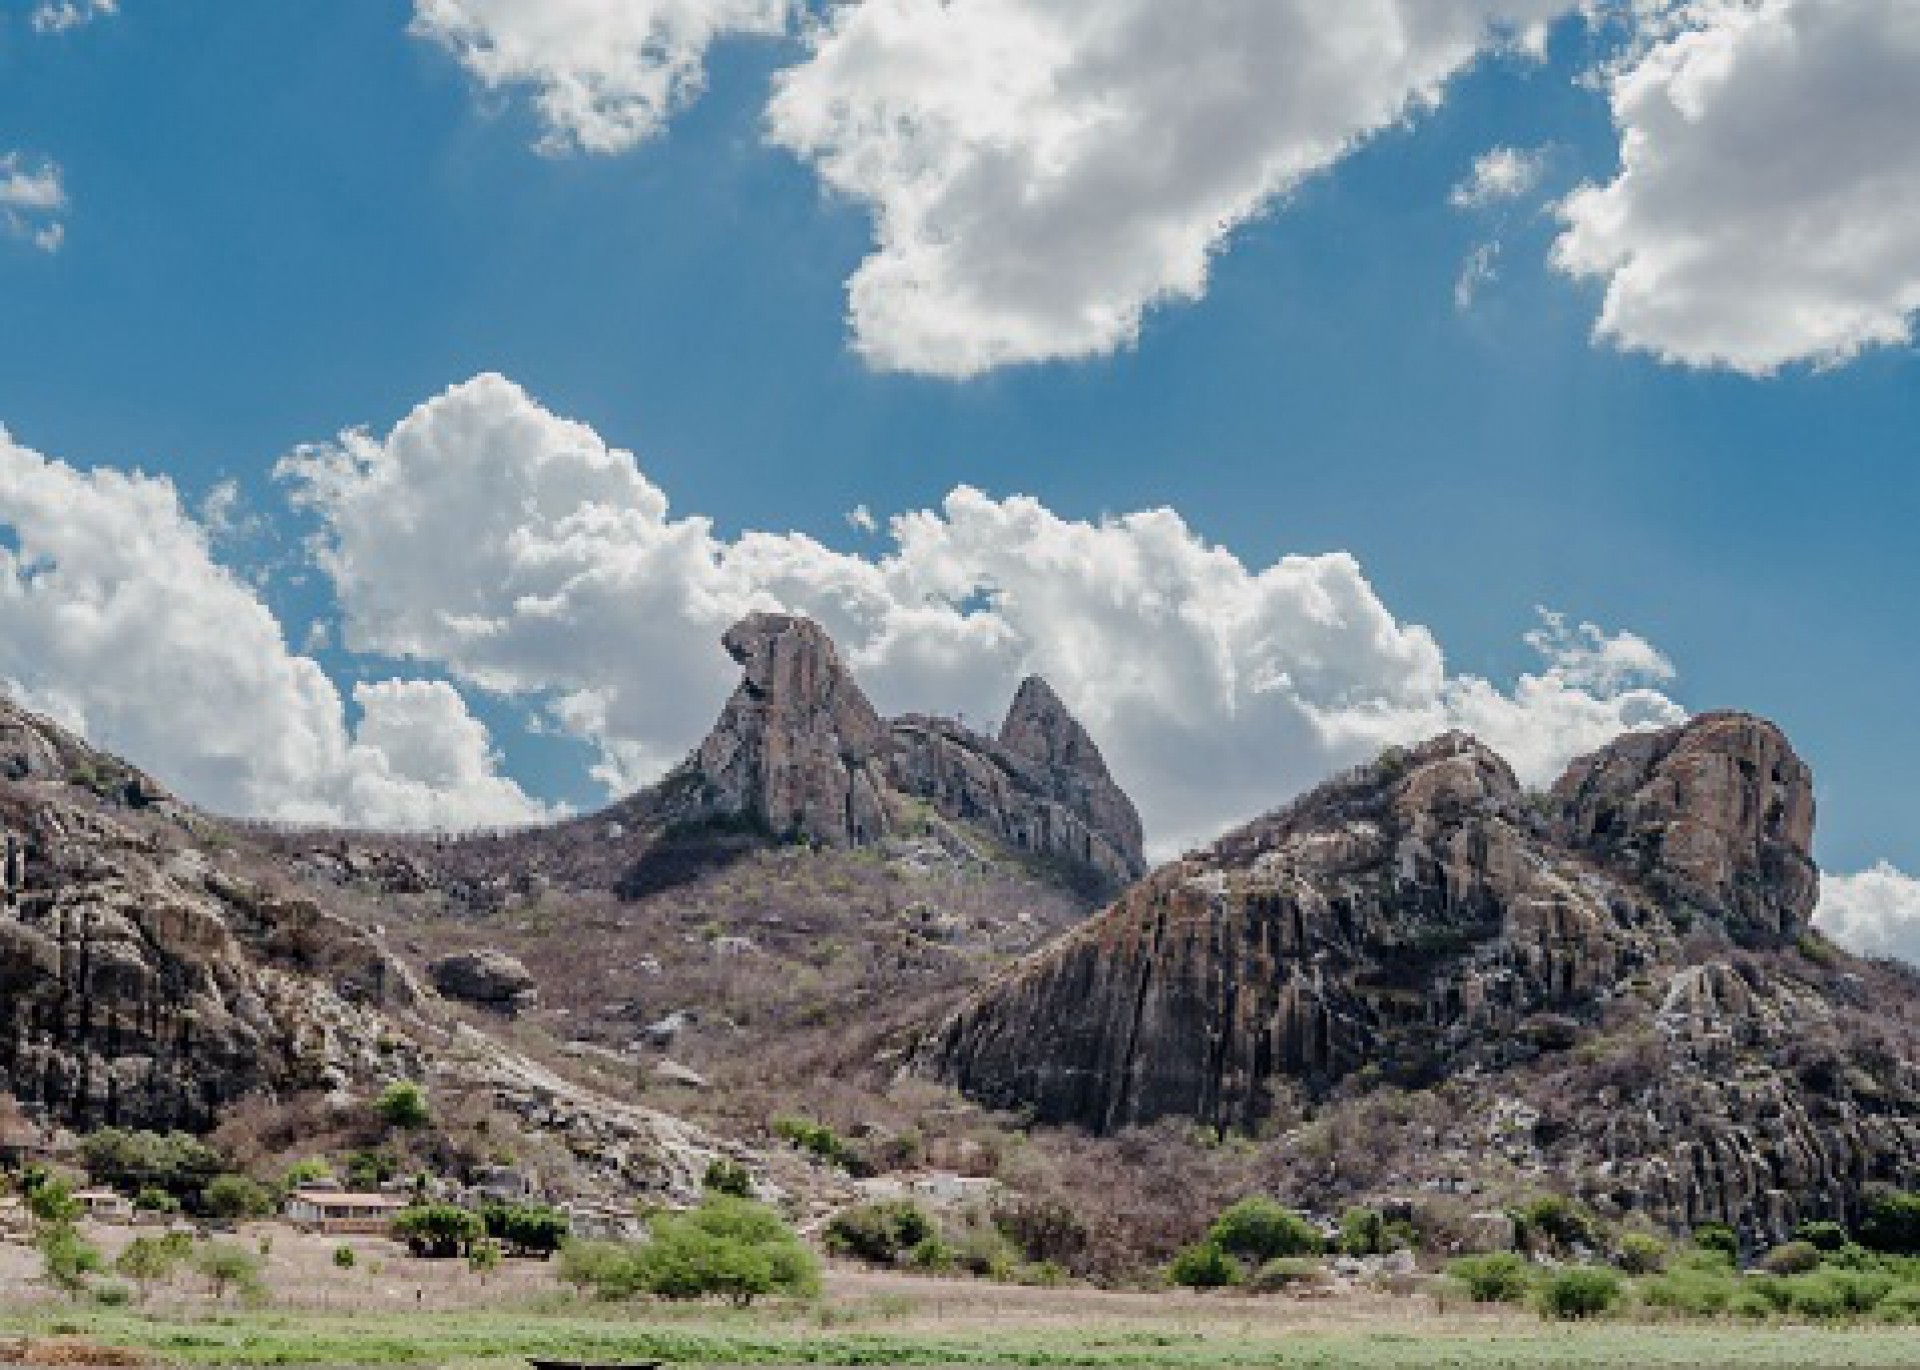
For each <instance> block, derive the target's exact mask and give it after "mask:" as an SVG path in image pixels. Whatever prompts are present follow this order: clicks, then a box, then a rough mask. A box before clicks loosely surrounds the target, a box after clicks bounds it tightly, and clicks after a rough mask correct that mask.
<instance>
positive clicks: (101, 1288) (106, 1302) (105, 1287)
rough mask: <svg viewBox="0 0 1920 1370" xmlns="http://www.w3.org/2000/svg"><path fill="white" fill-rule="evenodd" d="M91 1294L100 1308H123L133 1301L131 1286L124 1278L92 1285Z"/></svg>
mask: <svg viewBox="0 0 1920 1370" xmlns="http://www.w3.org/2000/svg"><path fill="white" fill-rule="evenodd" d="M92 1295H93V1301H94V1302H95V1303H97V1304H99V1305H100V1306H101V1307H102V1308H125V1307H126V1306H127V1305H128V1304H130V1303H132V1302H133V1286H132V1285H130V1284H128V1283H126V1282H125V1281H124V1280H108V1281H106V1282H105V1283H103V1284H96V1285H94V1286H93V1290H92Z"/></svg>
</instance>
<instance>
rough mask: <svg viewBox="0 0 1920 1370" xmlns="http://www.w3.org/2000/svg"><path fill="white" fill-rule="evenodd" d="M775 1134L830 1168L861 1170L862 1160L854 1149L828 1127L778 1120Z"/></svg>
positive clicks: (806, 1120) (805, 1121)
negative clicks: (834, 1166) (835, 1166)
mask: <svg viewBox="0 0 1920 1370" xmlns="http://www.w3.org/2000/svg"><path fill="white" fill-rule="evenodd" d="M773 1133H774V1135H775V1136H776V1137H779V1138H781V1139H782V1140H784V1141H787V1142H791V1143H792V1144H793V1145H794V1146H797V1147H799V1148H800V1149H801V1150H802V1151H805V1152H807V1153H808V1154H810V1155H812V1156H814V1157H816V1158H817V1159H819V1160H822V1161H825V1162H826V1163H827V1164H829V1165H837V1166H839V1167H840V1168H841V1169H842V1170H847V1171H855V1170H859V1169H861V1166H860V1158H859V1157H858V1155H856V1154H855V1152H854V1150H853V1148H851V1147H849V1146H848V1145H847V1144H846V1142H845V1141H843V1140H842V1139H841V1136H840V1134H839V1133H837V1132H835V1131H834V1130H833V1129H832V1128H830V1127H828V1126H827V1125H826V1124H825V1123H816V1122H814V1121H813V1120H812V1119H811V1118H775V1119H774V1120H773Z"/></svg>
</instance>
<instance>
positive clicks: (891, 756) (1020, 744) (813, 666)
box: [661, 614, 1146, 888]
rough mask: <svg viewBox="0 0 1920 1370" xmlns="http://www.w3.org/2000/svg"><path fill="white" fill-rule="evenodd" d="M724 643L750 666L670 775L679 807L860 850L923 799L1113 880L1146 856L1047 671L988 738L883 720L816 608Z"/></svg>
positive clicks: (912, 721) (749, 622)
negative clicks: (816, 617) (815, 617)
mask: <svg viewBox="0 0 1920 1370" xmlns="http://www.w3.org/2000/svg"><path fill="white" fill-rule="evenodd" d="M723 642H724V645H725V646H726V649H727V651H728V652H729V653H730V654H731V655H732V656H733V658H734V660H736V661H738V662H739V663H740V665H741V668H742V679H741V682H740V685H739V688H738V689H736V690H735V691H734V694H733V697H732V698H731V699H730V700H728V701H727V705H726V708H725V709H724V711H723V712H722V713H721V716H720V721H719V722H718V723H717V724H716V725H715V727H714V729H713V731H712V732H711V733H709V734H708V735H707V738H706V740H705V741H704V742H702V743H701V744H700V747H699V750H698V751H696V752H695V753H694V755H693V756H692V757H690V758H689V759H688V761H687V762H686V764H685V765H683V766H682V767H681V768H680V770H679V771H677V772H676V773H675V774H674V775H672V776H669V777H668V779H667V780H666V781H665V782H664V783H663V785H662V787H661V789H662V791H663V792H664V793H665V794H666V795H668V796H670V800H669V802H670V804H671V806H672V807H671V812H672V813H673V814H674V815H675V816H676V817H679V818H682V819H685V818H690V817H701V816H722V817H738V818H747V819H750V820H752V821H753V822H755V823H758V824H760V825H762V826H763V827H765V828H766V829H767V830H768V831H769V832H771V833H773V834H775V835H777V836H782V837H797V838H802V839H805V840H807V841H811V842H815V843H819V844H821V845H823V846H830V847H843V848H844V847H863V846H871V845H874V844H876V843H878V842H879V841H881V840H882V839H884V838H886V837H887V836H889V835H891V834H894V833H896V832H898V831H900V830H901V829H902V828H903V827H904V826H907V825H908V824H909V823H910V822H911V819H912V814H911V804H910V803H903V801H913V800H918V801H922V802H924V803H925V804H927V805H929V806H931V808H932V809H933V810H934V812H936V813H938V814H939V815H941V816H942V817H944V818H947V819H950V820H953V821H957V822H966V823H972V824H974V825H976V826H978V827H980V828H982V829H984V830H985V831H987V832H988V833H990V834H991V835H992V836H993V837H995V838H997V839H998V840H1000V841H1001V842H1003V843H1005V844H1006V845H1007V846H1009V847H1011V848H1013V849H1015V850H1017V851H1021V852H1027V853H1031V854H1033V855H1036V856H1042V857H1048V858H1053V859H1056V860H1058V861H1060V862H1063V863H1066V864H1068V865H1070V866H1074V867H1079V868H1083V869H1084V870H1086V871H1087V872H1090V873H1091V875H1092V876H1093V877H1094V879H1095V880H1096V881H1098V882H1100V883H1102V884H1105V885H1107V886H1108V887H1112V888H1117V887H1118V886H1120V885H1122V884H1124V883H1126V882H1127V881H1128V880H1131V879H1135V878H1137V877H1138V876H1139V875H1140V874H1141V873H1143V872H1144V870H1145V869H1146V863H1145V859H1144V856H1143V855H1142V839H1141V830H1140V818H1139V815H1138V813H1136V812H1135V810H1134V807H1133V804H1132V802H1131V801H1130V800H1128V798H1127V797H1126V795H1125V793H1124V792H1122V791H1121V789H1120V788H1119V786H1118V785H1116V784H1115V783H1114V781H1113V778H1112V776H1111V775H1109V774H1108V772H1107V767H1106V762H1105V760H1104V759H1103V758H1102V757H1101V755H1100V750H1099V748H1098V747H1096V746H1095V745H1094V743H1093V740H1092V738H1090V737H1089V736H1088V735H1087V733H1086V730H1085V729H1084V728H1082V727H1081V726H1080V724H1079V723H1078V722H1076V721H1075V720H1074V718H1073V716H1072V715H1071V714H1070V713H1068V712H1067V709H1066V706H1065V705H1063V704H1062V703H1061V702H1060V700H1059V698H1058V696H1056V695H1055V694H1054V692H1053V691H1052V689H1051V688H1049V687H1048V685H1047V684H1046V682H1045V681H1043V680H1041V679H1039V678H1038V677H1032V678H1029V679H1028V680H1027V681H1026V682H1025V683H1024V684H1023V685H1022V686H1021V687H1020V690H1019V693H1018V694H1017V696H1016V697H1015V699H1014V702H1013V707H1012V708H1011V709H1010V710H1009V712H1008V714H1007V719H1006V723H1005V725H1004V727H1003V728H1002V729H1001V733H1000V736H999V739H998V740H995V739H991V738H986V737H981V736H979V735H978V734H976V733H973V732H970V731H969V730H968V729H966V728H965V727H963V726H961V725H960V724H959V723H956V722H953V721H950V720H946V719H939V718H930V717H926V716H923V715H918V714H913V715H907V716H905V717H902V718H898V719H894V720H892V721H891V722H887V721H883V720H882V719H881V717H880V715H879V714H878V713H877V712H875V710H874V708H873V706H872V704H870V703H869V702H868V701H867V697H866V695H865V694H864V693H862V692H861V689H860V686H859V684H858V683H857V682H856V681H855V680H854V678H853V676H852V674H851V673H850V672H849V671H848V670H847V669H846V667H845V666H844V665H842V663H841V661H840V657H839V653H838V652H837V651H836V650H835V649H834V645H833V642H832V640H831V639H830V638H829V637H828V636H827V634H826V632H825V631H824V630H823V629H822V628H821V627H820V626H819V625H818V624H816V623H813V622H812V621H811V620H808V619H804V618H796V617H792V616H789V615H785V614H753V615H750V616H749V617H747V618H745V619H743V620H741V621H740V622H739V623H737V624H735V625H734V627H733V628H732V629H731V630H729V631H728V633H727V634H726V636H725V638H724V639H723Z"/></svg>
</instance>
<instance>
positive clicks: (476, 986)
mask: <svg viewBox="0 0 1920 1370" xmlns="http://www.w3.org/2000/svg"><path fill="white" fill-rule="evenodd" d="M427 976H428V978H429V979H431V980H432V981H433V987H434V988H435V989H437V990H439V991H440V993H442V994H444V995H445V996H446V997H447V998H449V999H458V1000H460V1001H461V1002H462V1003H467V1004H477V1005H479V1006H480V1007H481V1008H488V1009H493V1010H494V1011H495V1012H498V1013H505V1014H508V1015H509V1016H511V1015H513V1014H518V1013H525V1012H526V1011H527V1010H528V1009H531V1008H533V1007H534V1006H535V1005H536V1004H538V1003H539V1002H540V987H539V985H538V984H537V983H536V982H535V981H534V978H533V974H532V972H531V971H529V970H528V969H527V968H526V966H525V965H523V964H522V963H521V962H520V961H519V960H518V959H516V958H514V957H512V956H509V955H507V954H506V953H505V952H504V951H495V950H493V949H491V948H482V949H481V950H479V951H457V952H454V953H453V954H452V955H450V956H442V957H440V958H439V959H438V960H437V961H435V962H433V963H432V964H431V965H429V966H428V967H427Z"/></svg>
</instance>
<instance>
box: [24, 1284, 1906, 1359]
mask: <svg viewBox="0 0 1920 1370" xmlns="http://www.w3.org/2000/svg"><path fill="white" fill-rule="evenodd" d="M1234 1322H1235V1319H1234V1317H1233V1314H1232V1312H1231V1304H1229V1303H1227V1302H1225V1301H1223V1302H1222V1304H1221V1316H1220V1317H1219V1318H1218V1319H1217V1320H1212V1321H1210V1322H1209V1323H1207V1324H1206V1325H1205V1326H1206V1327H1207V1329H1208V1330H1205V1331H1201V1330H1198V1329H1197V1328H1195V1327H1193V1326H1183V1327H1175V1326H1173V1325H1171V1324H1169V1326H1168V1327H1166V1328H1164V1329H1160V1330H1153V1329H1114V1330H1109V1331H1105V1332H1103V1331H1102V1330H1101V1329H1100V1328H1099V1327H1098V1326H1097V1325H1090V1326H1085V1327H1081V1328H1077V1329H1052V1330H1031V1329H1029V1330H1020V1329H1016V1328H1009V1329H1006V1330H1000V1329H989V1330H970V1331H968V1332H965V1333H958V1332H956V1333H952V1334H937V1333H921V1332H914V1331H907V1330H899V1331H856V1330H848V1329H838V1330H836V1329H831V1328H822V1327H820V1326H819V1325H818V1324H817V1322H816V1315H815V1313H814V1312H813V1311H811V1310H807V1309H801V1308H783V1307H777V1306H769V1307H767V1308H764V1309H757V1310H752V1311H750V1312H748V1313H745V1314H731V1313H722V1312H713V1311H708V1310H656V1309H653V1308H647V1309H645V1310H643V1311H639V1312H634V1313H606V1314H601V1313H598V1312H594V1311H579V1310H574V1311H569V1312H564V1313H553V1312H546V1311H537V1310H533V1309H529V1310H528V1311H527V1312H525V1313H523V1314H516V1313H514V1312H512V1311H490V1312H484V1313H481V1312H458V1313H438V1312H429V1313H416V1314H397V1313H382V1314H374V1315H369V1314H358V1315H355V1316H351V1317H348V1316H345V1315H338V1314H332V1315H329V1314H308V1313H290V1312H276V1311H271V1310H262V1311H258V1312H234V1313H225V1314H217V1315H211V1316H192V1315H186V1314H171V1313H166V1314H162V1313H155V1314H143V1313H140V1312H134V1311H125V1310H87V1311H84V1312H81V1311H75V1310H59V1309H36V1310H31V1311H27V1312H23V1313H12V1314H7V1313H0V1339H4V1338H6V1337H7V1336H15V1337H17V1336H21V1335H27V1336H35V1337H44V1336H54V1335H83V1336H86V1337H88V1338H90V1339H92V1340H94V1341H98V1342H101V1343H106V1344H111V1345H116V1346H127V1347H135V1348H138V1349H140V1350H143V1351H145V1352H147V1353H149V1354H151V1355H152V1356H154V1357H155V1358H156V1359H157V1360H159V1361H161V1362H163V1363H169V1364H177V1365H186V1366H241V1365H245V1366H261V1365H314V1366H317V1365H328V1366H382V1365H434V1366H460V1367H472V1368H473V1370H478V1368H479V1367H493V1366H509V1365H520V1364H523V1363H524V1359H525V1358H526V1357H527V1356H530V1355H547V1356H574V1357H581V1358H600V1359H605V1360H629V1359H647V1358H660V1359H664V1360H667V1361H670V1362H674V1363H679V1364H689V1365H743V1366H744V1365H787V1366H800V1365H828V1366H861V1365H888V1366H923V1365H924V1366H936V1365H938V1366H1021V1365H1025V1366H1063V1367H1082V1366H1084V1367H1102V1366H1116V1367H1118V1366H1168V1367H1182V1366H1192V1367H1211V1366H1218V1367H1240V1366H1246V1367H1253V1366H1276V1367H1307V1366H1325V1367H1333V1366H1361V1367H1368V1366H1371V1367H1413V1366H1421V1367H1426V1366H1461V1367H1466V1366H1472V1367H1476V1368H1477V1367H1528V1366H1542V1367H1544V1366H1576V1367H1577V1366H1594V1367H1601V1366H1649V1367H1681V1366H1687V1367H1695V1366H1739V1367H1743V1370H1745V1368H1747V1367H1768V1366H1781V1367H1786V1366H1793V1367H1801V1370H1812V1368H1813V1367H1821V1366H1910V1365H1912V1364H1913V1363H1914V1359H1915V1350H1914V1346H1915V1343H1914V1338H1913V1333H1912V1332H1911V1330H1906V1331H1902V1330H1898V1329H1888V1330H1885V1331H1881V1330H1846V1331H1839V1330H1835V1331H1820V1332H1813V1331H1809V1330H1807V1329H1804V1328H1792V1327H1771V1328H1753V1329H1744V1328H1732V1327H1716V1326H1699V1327H1682V1326H1671V1325H1669V1326H1659V1327H1650V1326H1645V1325H1636V1324H1632V1323H1605V1324H1598V1325H1593V1326H1583V1327H1580V1328H1578V1329H1572V1330H1568V1329H1561V1328H1549V1327H1541V1328H1538V1329H1530V1328H1513V1327H1498V1328H1486V1329H1475V1328H1471V1327H1466V1328H1463V1327H1461V1326H1459V1325H1458V1324H1457V1323H1452V1324H1440V1325H1437V1326H1436V1327H1435V1328H1434V1329H1433V1330H1432V1331H1427V1330H1423V1329H1418V1328H1415V1327H1410V1326H1401V1327H1396V1328H1393V1329H1368V1328H1365V1327H1354V1328H1339V1329H1328V1330H1291V1331H1281V1330H1279V1329H1273V1330H1270V1331H1266V1332H1262V1333H1259V1334H1254V1333H1251V1332H1250V1331H1249V1330H1248V1329H1246V1328H1238V1329H1236V1328H1235V1327H1234Z"/></svg>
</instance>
